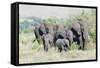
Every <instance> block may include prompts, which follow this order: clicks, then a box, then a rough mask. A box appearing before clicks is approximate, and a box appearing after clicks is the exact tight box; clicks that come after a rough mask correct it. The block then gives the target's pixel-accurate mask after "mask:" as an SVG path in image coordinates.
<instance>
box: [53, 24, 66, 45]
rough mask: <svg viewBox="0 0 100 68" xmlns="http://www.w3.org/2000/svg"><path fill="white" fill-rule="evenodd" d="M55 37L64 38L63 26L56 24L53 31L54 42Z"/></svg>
mask: <svg viewBox="0 0 100 68" xmlns="http://www.w3.org/2000/svg"><path fill="white" fill-rule="evenodd" d="M57 39H66V32H65V30H64V26H62V25H57V26H56V31H55V33H54V44H55V43H56V40H57Z"/></svg>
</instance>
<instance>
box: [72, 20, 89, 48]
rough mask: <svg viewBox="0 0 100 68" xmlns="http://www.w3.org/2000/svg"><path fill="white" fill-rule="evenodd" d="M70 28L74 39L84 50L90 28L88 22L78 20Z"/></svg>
mask: <svg viewBox="0 0 100 68" xmlns="http://www.w3.org/2000/svg"><path fill="white" fill-rule="evenodd" d="M70 30H71V31H72V32H73V41H74V42H77V44H79V46H80V47H79V49H82V50H84V48H85V45H86V40H87V37H88V29H87V25H86V23H84V22H83V21H77V22H76V23H73V24H72V26H71V27H70Z"/></svg>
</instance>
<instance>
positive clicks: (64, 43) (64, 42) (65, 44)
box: [56, 39, 69, 52]
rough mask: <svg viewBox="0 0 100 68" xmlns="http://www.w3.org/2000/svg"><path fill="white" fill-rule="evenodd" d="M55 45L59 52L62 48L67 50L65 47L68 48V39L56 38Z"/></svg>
mask: <svg viewBox="0 0 100 68" xmlns="http://www.w3.org/2000/svg"><path fill="white" fill-rule="evenodd" d="M56 47H57V48H58V51H59V52H62V50H65V51H67V49H69V40H67V39H57V41H56Z"/></svg>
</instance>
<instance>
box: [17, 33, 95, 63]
mask: <svg viewBox="0 0 100 68" xmlns="http://www.w3.org/2000/svg"><path fill="white" fill-rule="evenodd" d="M19 38H20V39H19V63H20V64H23V63H40V62H56V61H75V60H89V59H95V58H96V50H95V43H93V42H89V43H88V45H87V50H85V51H82V50H78V45H76V43H74V44H73V45H72V47H71V50H68V51H67V52H65V51H63V52H61V53H59V52H58V51H57V50H55V49H54V48H51V49H49V51H48V52H45V51H44V50H43V45H42V44H41V45H39V44H38V43H37V41H35V42H34V43H33V42H32V41H33V40H34V39H35V36H34V33H20V34H19Z"/></svg>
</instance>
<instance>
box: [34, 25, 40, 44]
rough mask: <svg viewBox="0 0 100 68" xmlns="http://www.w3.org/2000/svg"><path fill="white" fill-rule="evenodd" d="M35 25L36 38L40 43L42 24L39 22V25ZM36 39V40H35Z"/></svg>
mask: <svg viewBox="0 0 100 68" xmlns="http://www.w3.org/2000/svg"><path fill="white" fill-rule="evenodd" d="M34 27H35V29H34V34H35V37H36V39H35V40H37V42H38V43H39V44H40V38H41V37H40V34H39V28H40V24H38V25H34ZM35 40H34V41H35Z"/></svg>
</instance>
